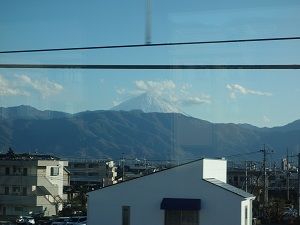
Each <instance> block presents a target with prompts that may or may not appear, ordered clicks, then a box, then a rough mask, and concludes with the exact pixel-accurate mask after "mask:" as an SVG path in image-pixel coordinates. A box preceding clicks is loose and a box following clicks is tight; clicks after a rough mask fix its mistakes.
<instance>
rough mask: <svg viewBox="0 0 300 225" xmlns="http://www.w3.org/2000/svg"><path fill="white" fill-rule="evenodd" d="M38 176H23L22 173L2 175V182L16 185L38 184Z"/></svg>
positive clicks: (0, 177) (0, 179)
mask: <svg viewBox="0 0 300 225" xmlns="http://www.w3.org/2000/svg"><path fill="white" fill-rule="evenodd" d="M36 183H37V176H21V175H1V176H0V184H5V185H8V186H9V185H15V184H19V185H22V186H31V185H36Z"/></svg>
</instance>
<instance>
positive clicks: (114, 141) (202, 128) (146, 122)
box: [0, 106, 300, 160]
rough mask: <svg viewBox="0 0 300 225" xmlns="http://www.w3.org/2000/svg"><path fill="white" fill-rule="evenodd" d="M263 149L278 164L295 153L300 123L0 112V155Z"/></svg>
mask: <svg viewBox="0 0 300 225" xmlns="http://www.w3.org/2000/svg"><path fill="white" fill-rule="evenodd" d="M263 144H266V145H267V146H268V147H269V148H270V149H274V154H272V155H271V156H270V157H272V158H273V159H279V158H280V157H283V156H284V155H285V154H286V148H287V147H288V148H289V150H290V152H292V151H294V152H297V151H298V149H299V144H300V120H297V121H294V122H292V123H290V124H287V125H285V126H281V127H274V128H258V127H255V126H252V125H249V124H232V123H227V124H226V123H211V122H208V121H204V120H201V119H197V118H193V117H189V116H185V115H183V114H180V113H158V112H151V113H145V112H143V111H141V110H132V111H115V110H98V111H85V112H80V113H76V114H68V113H63V112H57V111H49V110H46V111H40V110H37V109H35V108H33V107H30V106H17V107H9V108H3V107H0V150H1V151H2V152H4V151H6V150H7V149H8V147H12V148H13V149H15V150H16V151H17V152H39V153H48V154H49V153H51V154H55V155H58V156H61V157H87V158H94V159H95V158H104V157H111V158H114V159H119V158H120V157H122V155H125V156H126V157H138V158H141V157H143V158H144V157H145V158H148V159H157V160H165V159H192V158H196V157H197V158H198V157H204V156H206V157H223V156H228V155H235V154H237V155H239V157H242V156H243V154H245V153H248V152H254V151H257V153H256V154H249V155H247V154H245V156H246V157H247V158H248V159H249V158H251V156H252V157H253V159H261V157H262V156H261V154H260V153H259V150H260V149H261V147H262V145H263Z"/></svg>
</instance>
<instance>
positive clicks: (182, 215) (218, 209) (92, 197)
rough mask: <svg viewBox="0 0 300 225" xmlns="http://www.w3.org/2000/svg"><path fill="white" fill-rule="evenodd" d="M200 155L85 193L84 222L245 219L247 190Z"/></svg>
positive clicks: (123, 224) (219, 224) (125, 224)
mask: <svg viewBox="0 0 300 225" xmlns="http://www.w3.org/2000/svg"><path fill="white" fill-rule="evenodd" d="M226 174H227V161H226V160H215V159H202V160H197V161H193V162H190V163H187V164H183V165H180V166H177V167H174V168H171V169H167V170H163V171H160V172H157V173H153V174H150V175H147V176H143V177H140V178H137V179H133V180H129V181H125V182H123V183H118V184H116V185H111V186H108V187H105V188H103V189H99V190H96V191H93V192H90V193H89V194H88V225H141V224H143V225H250V224H252V223H251V222H252V200H253V199H254V198H255V197H254V196H253V195H251V194H249V193H246V192H244V191H242V190H240V189H237V188H235V187H233V186H231V185H228V184H226V180H227V175H226Z"/></svg>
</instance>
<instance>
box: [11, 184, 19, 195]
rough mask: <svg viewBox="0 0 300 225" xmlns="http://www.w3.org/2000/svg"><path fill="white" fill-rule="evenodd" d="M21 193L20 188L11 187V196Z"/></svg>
mask: <svg viewBox="0 0 300 225" xmlns="http://www.w3.org/2000/svg"><path fill="white" fill-rule="evenodd" d="M20 191H21V187H20V186H13V187H12V193H13V194H19V193H20Z"/></svg>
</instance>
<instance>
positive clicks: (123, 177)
mask: <svg viewBox="0 0 300 225" xmlns="http://www.w3.org/2000/svg"><path fill="white" fill-rule="evenodd" d="M121 161H122V182H123V181H124V179H125V158H124V153H122V160H121Z"/></svg>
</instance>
